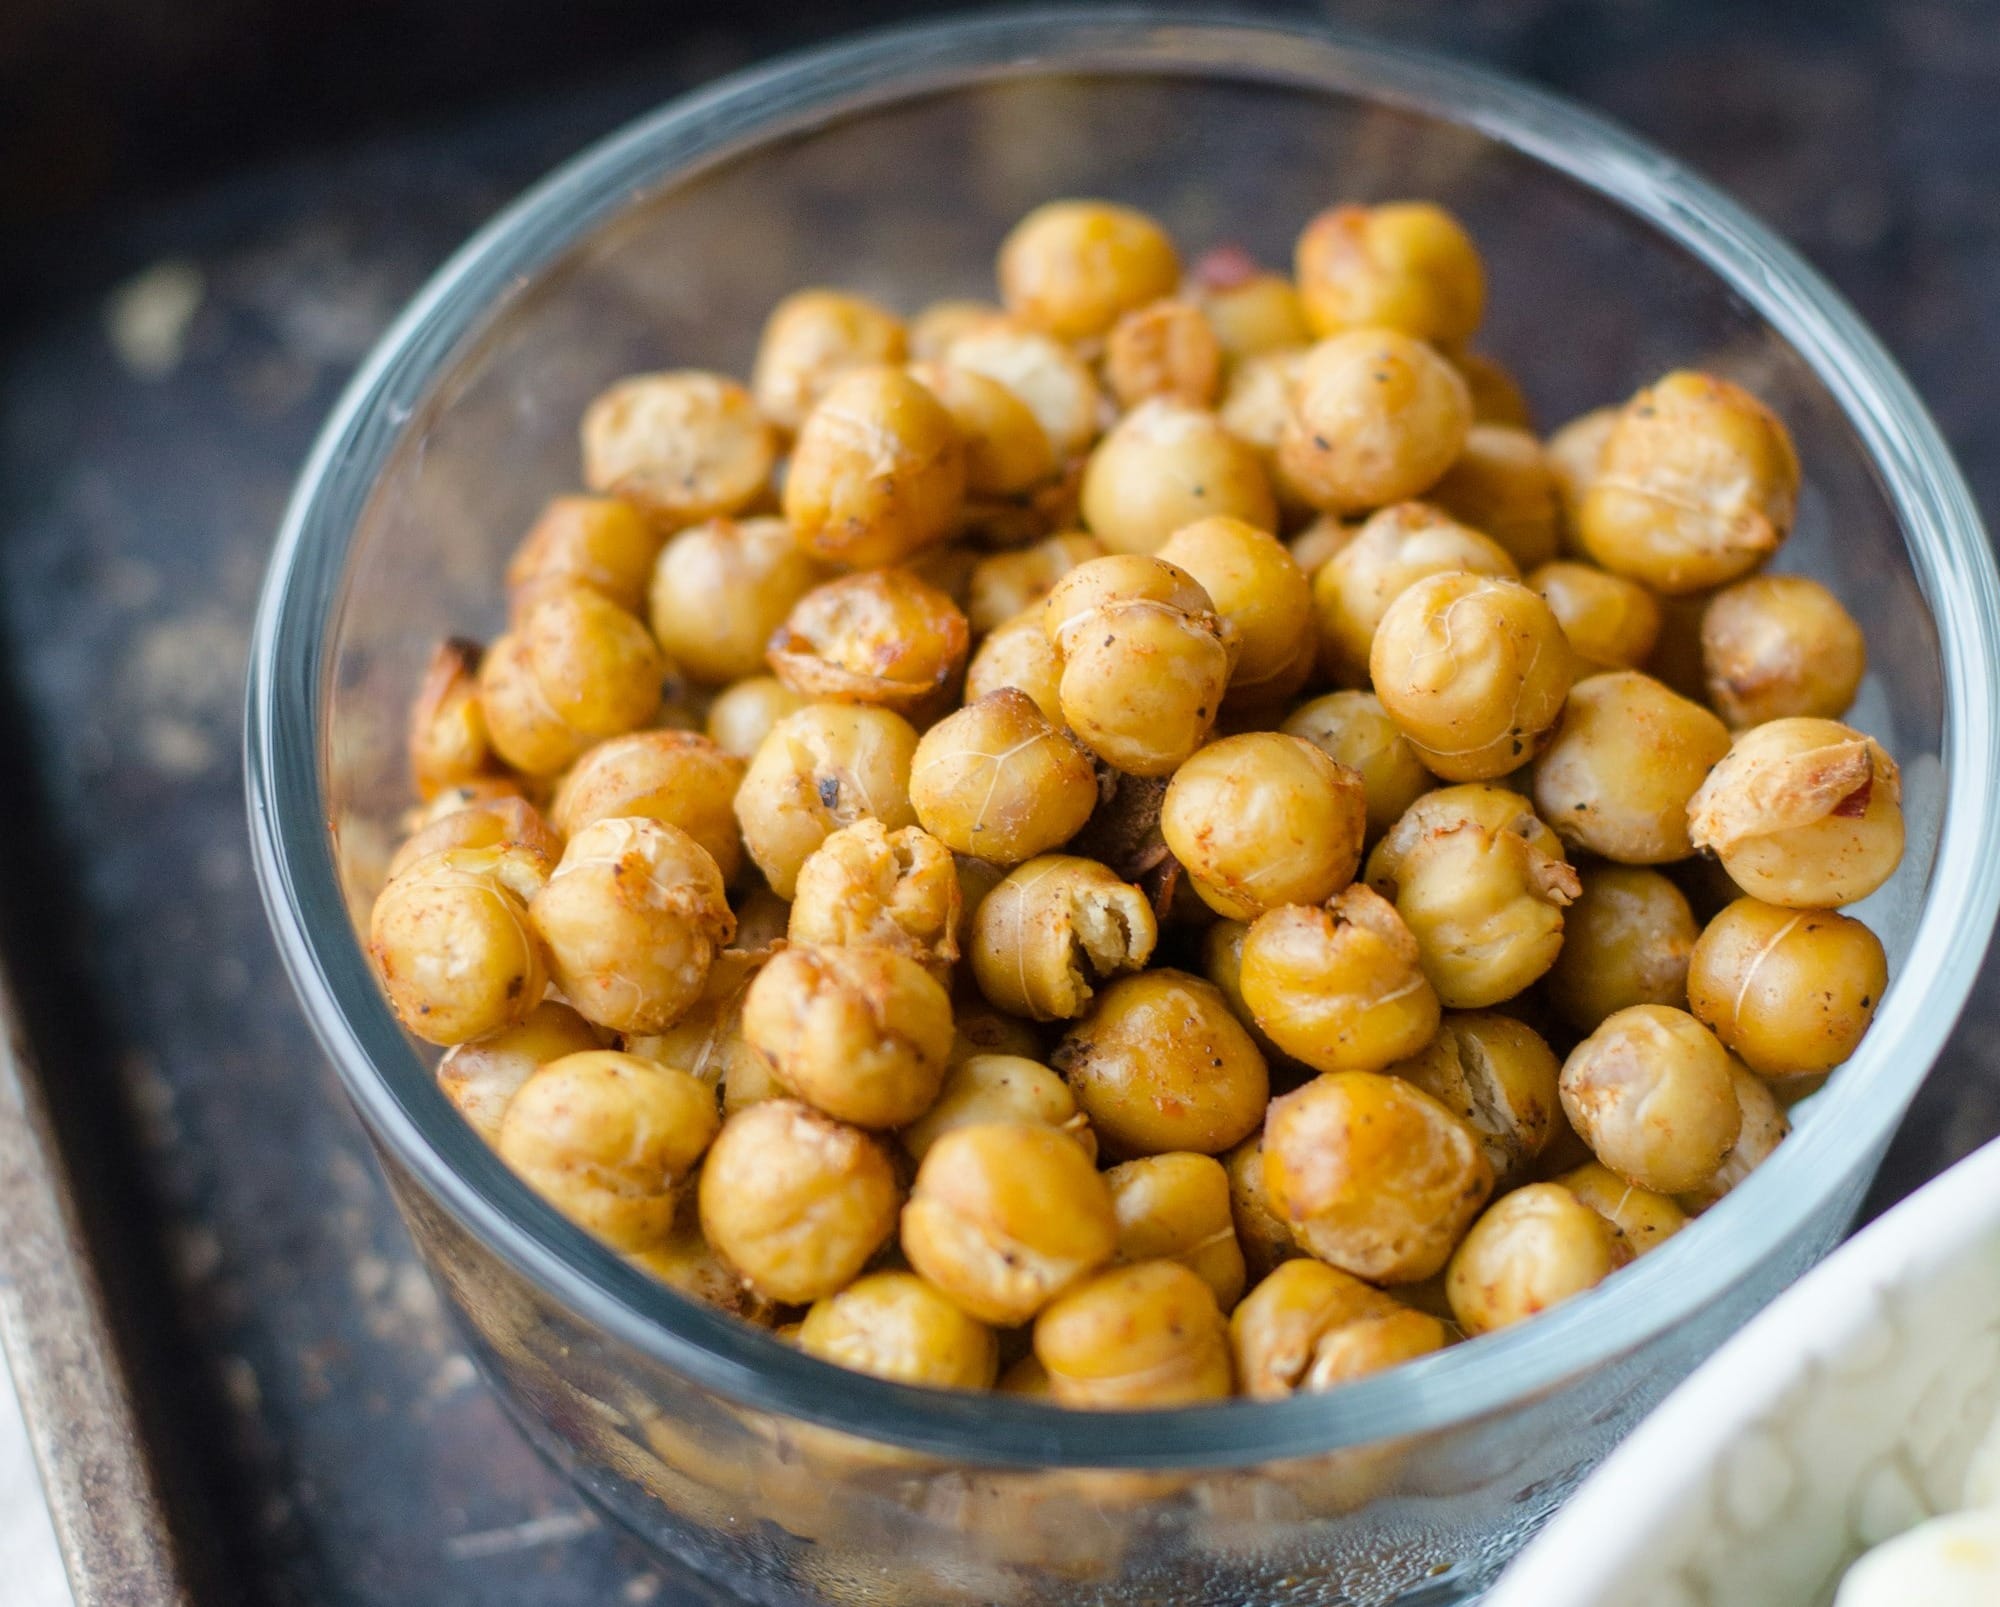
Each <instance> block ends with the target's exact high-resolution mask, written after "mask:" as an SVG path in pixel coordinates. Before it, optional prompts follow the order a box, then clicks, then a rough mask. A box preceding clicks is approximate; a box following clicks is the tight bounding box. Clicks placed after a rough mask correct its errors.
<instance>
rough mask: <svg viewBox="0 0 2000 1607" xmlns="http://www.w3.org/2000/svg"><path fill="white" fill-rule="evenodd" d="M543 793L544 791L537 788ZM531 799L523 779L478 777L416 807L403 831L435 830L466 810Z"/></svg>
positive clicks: (408, 812)
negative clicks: (506, 800)
mask: <svg viewBox="0 0 2000 1607" xmlns="http://www.w3.org/2000/svg"><path fill="white" fill-rule="evenodd" d="M537 791H540V788H537ZM526 797H527V787H526V785H525V784H524V783H523V781H522V779H521V777H519V776H509V775H491V776H476V777H474V778H473V779H472V780H470V781H461V782H458V783H457V784H456V785H454V786H450V787H446V788H445V789H444V790H443V791H441V792H439V793H438V794H437V795H436V796H435V797H433V798H431V799H430V800H429V801H428V802H426V803H423V804H420V805H413V806H412V807H411V808H409V809H408V810H406V811H404V814H403V829H404V830H405V831H408V832H411V833H416V832H420V831H424V830H426V829H427V828H429V827H431V826H435V825H436V824H437V823H438V822H439V821H440V820H444V819H446V818H448V817H449V816H452V815H455V814H457V813H458V812H459V811H460V810H463V809H477V808H480V807H482V806H484V805H486V804H491V803H497V802H499V801H500V800H501V799H502V798H520V799H523V800H525V799H526Z"/></svg>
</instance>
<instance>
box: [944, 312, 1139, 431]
mask: <svg viewBox="0 0 2000 1607" xmlns="http://www.w3.org/2000/svg"><path fill="white" fill-rule="evenodd" d="M944 361H945V362H946V363H947V364H949V365H950V366H951V367H953V368H959V369H967V370H969V371H971V372H972V373H975V374H984V375H985V376H986V377H987V378H988V379H990V380H995V381H997V382H998V383H999V384H1001V385H1003V386H1005V387H1006V388H1007V390H1009V391H1010V392H1012V393H1013V394H1014V395H1015V396H1018V397H1019V398H1020V399H1021V401H1022V402H1024V403H1025V404H1026V405H1027V408H1028V411H1029V412H1030V413H1033V414H1034V415H1035V421H1036V422H1037V423H1038V424H1040V425H1041V427H1042V433H1043V434H1044V435H1046V436H1047V437H1048V439H1049V445H1050V446H1051V447H1052V448H1053V449H1054V450H1055V455H1056V459H1057V461H1058V462H1062V461H1065V460H1067V459H1069V458H1073V457H1075V456H1077V455H1078V454H1079V453H1081V452H1083V451H1084V450H1085V449H1086V448H1087V447H1088V446H1089V445H1090V443H1091V442H1092V441H1093V440H1095V439H1096V438H1097V431H1098V428H1099V418H1100V415H1101V413H1102V410H1103V406H1104V401H1103V396H1102V394H1101V393H1100V392H1099V390H1098V388H1097V381H1096V380H1095V379H1094V378H1092V377H1091V372H1090V369H1089V368H1088V367H1087V366H1086V365H1085V364H1084V362H1083V360H1082V359H1081V358H1079V357H1078V356H1077V355H1076V354H1075V353H1074V352H1072V351H1071V350H1070V349H1069V348H1068V347H1067V346H1065V345H1064V344H1063V343H1062V342H1061V341H1059V340H1057V339H1055V338H1054V337H1053V336H1051V335H1048V334H1046V333H1044V332H1043V331H1041V330H1039V329H1030V328H1028V327H1027V326H1026V325H1023V324H1017V323H1014V322H1013V321H1011V320H1009V319H1005V318H995V319H989V320H987V321H986V322H984V323H980V324H974V325H971V326H969V327H968V328H967V329H966V330H965V331H964V332H963V333H961V334H960V335H959V336H958V337H957V338H956V339H954V340H953V341H952V343H951V344H950V345H949V346H948V347H946V348H945V352H944Z"/></svg>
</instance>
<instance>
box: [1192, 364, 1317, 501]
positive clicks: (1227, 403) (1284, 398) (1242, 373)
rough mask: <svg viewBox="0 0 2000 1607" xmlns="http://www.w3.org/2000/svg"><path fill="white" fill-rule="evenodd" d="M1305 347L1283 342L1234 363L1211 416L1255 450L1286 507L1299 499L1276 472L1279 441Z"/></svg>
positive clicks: (1297, 379)
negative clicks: (1285, 344)
mask: <svg viewBox="0 0 2000 1607" xmlns="http://www.w3.org/2000/svg"><path fill="white" fill-rule="evenodd" d="M1309 350H1311V348H1310V347H1308V346H1303V345H1300V346H1285V347H1280V348H1278V349H1277V350H1274V351H1268V352H1260V353H1259V354H1258V355H1256V356H1254V357H1245V358H1243V359H1242V360H1241V361H1240V362H1236V363H1232V364H1231V365H1230V368H1229V373H1228V376H1227V377H1226V378H1225V379H1224V381H1223V386H1222V399H1221V400H1220V401H1219V402H1217V403H1216V405H1215V416H1216V417H1217V418H1219V419H1221V420H1222V424H1223V428H1225V429H1226V430H1228V431H1229V433H1230V434H1231V435H1233V436H1235V437H1236V438H1237V440H1239V441H1242V442H1244V443H1245V444H1246V445H1248V446H1250V447H1253V448H1255V450H1256V453H1257V459H1258V461H1259V462H1260V463H1262V464H1263V466H1264V473H1265V477H1266V478H1267V479H1269V480H1270V481H1271V489H1272V490H1273V491H1274V492H1276V493H1278V494H1280V495H1282V496H1284V498H1285V500H1286V504H1287V506H1290V505H1291V504H1293V503H1296V502H1299V501H1300V499H1299V497H1298V496H1297V494H1296V492H1294V491H1293V490H1292V489H1291V488H1289V487H1288V486H1286V485H1285V484H1284V482H1283V480H1282V479H1281V478H1280V477H1279V476H1278V475H1277V473H1276V470H1277V466H1278V457H1277V454H1278V441H1279V439H1280V437H1282V436H1283V435H1284V433H1285V420H1286V419H1287V418H1288V417H1290V416H1291V411H1292V392H1293V391H1294V390H1296V389H1297V388H1298V381H1299V373H1300V371H1301V370H1302V369H1303V368H1304V367H1305V361H1306V353H1307V352H1308V351H1309Z"/></svg>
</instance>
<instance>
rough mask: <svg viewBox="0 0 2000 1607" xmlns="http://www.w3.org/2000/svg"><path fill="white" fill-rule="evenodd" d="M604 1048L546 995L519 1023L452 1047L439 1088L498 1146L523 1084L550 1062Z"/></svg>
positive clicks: (440, 1072) (587, 1027) (570, 1013)
mask: <svg viewBox="0 0 2000 1607" xmlns="http://www.w3.org/2000/svg"><path fill="white" fill-rule="evenodd" d="M601 1047H602V1045H600V1044H599V1043H598V1041H597V1034H596V1033H595V1032H593V1031H592V1030H591V1027H590V1023H589V1022H587V1021H585V1020H584V1019H583V1017H582V1016H580V1015H578V1014H577V1013H576V1012H575V1011H574V1010H572V1009H571V1008H570V1007H569V1006H568V1005H566V1004H564V1003H562V1002H561V1001H560V1000H556V999H544V1000H543V1001H542V1002H541V1003H540V1004H538V1005H536V1006H535V1008H534V1009H532V1010H530V1011H529V1012H528V1014H527V1016H526V1017H525V1019H523V1020H522V1021H520V1022H518V1023H516V1024H515V1025H514V1026H511V1027H502V1028H501V1029H500V1030H499V1031H498V1032H495V1033H490V1034H488V1035H487V1036H486V1037H484V1038H476V1039H474V1040H473V1041H472V1042H471V1043H462V1044H459V1045H457V1046H456V1047H455V1048H453V1049H452V1050H450V1052H448V1053H447V1054H446V1055H445V1057H444V1059H443V1060H441V1061H439V1062H438V1074H437V1075H438V1087H439V1088H441V1089H442V1090H443V1091H444V1096H445V1098H447V1099H449V1100H450V1101H451V1102H452V1104H453V1105H454V1106H456V1107H457V1109H458V1113H459V1115H461V1116H463V1117H464V1118H465V1120H466V1124H467V1125H468V1126H470V1127H471V1128H472V1130H473V1131H474V1132H475V1133H477V1134H478V1135H479V1136H480V1137H481V1138H483V1139H485V1140H486V1142H487V1143H488V1144H498V1143H499V1142H500V1121H501V1118H502V1117H504V1116H505V1115H506V1114H507V1106H508V1105H509V1104H510V1103H511V1102H512V1101H513V1098H514V1096H515V1094H517V1093H519V1092H520V1090H521V1085H522V1084H523V1083H525V1082H526V1081H527V1080H528V1079H529V1078H530V1077H532V1076H533V1075H534V1074H535V1072H536V1071H537V1070H539V1069H540V1068H541V1067H543V1066H545V1065H547V1064H548V1063H549V1062H550V1061H551V1060H560V1059H561V1058H562V1057H563V1056H564V1055H574V1054H580V1053H581V1052H583V1051H584V1050H586V1049H597V1048H601Z"/></svg>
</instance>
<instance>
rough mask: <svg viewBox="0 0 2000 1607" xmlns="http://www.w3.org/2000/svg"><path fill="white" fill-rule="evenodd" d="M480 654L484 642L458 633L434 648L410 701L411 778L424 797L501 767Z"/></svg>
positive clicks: (419, 795)
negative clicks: (485, 703)
mask: <svg viewBox="0 0 2000 1607" xmlns="http://www.w3.org/2000/svg"><path fill="white" fill-rule="evenodd" d="M479 659H480V648H479V644H478V643H477V642H468V641H463V640H461V639H459V638H457V637H453V638H452V639H451V640H450V641H445V642H439V643H438V645H437V646H436V647H435V648H433V649H432V650H431V661H430V664H429V666H428V667H427V668H426V669H425V671H424V679H423V684H422V685H421V686H420V687H419V688H418V690H417V695H416V698H415V700H414V701H413V702H412V703H411V704H410V723H409V727H408V739H407V751H408V754H409V762H410V780H411V781H412V782H413V783H414V784H415V786H416V789H417V796H418V797H419V798H424V799H430V798H435V797H436V796H437V795H438V794H439V793H440V792H444V791H446V790H448V789H450V788H452V787H456V786H459V785H461V784H463V783H465V782H468V781H477V780H479V779H481V778H482V777H485V776H490V775H492V774H494V773H495V772H496V771H497V770H498V769H499V768H500V763H499V760H498V759H497V758H496V757H495V756H494V753H493V744H492V741H491V739H490V738H489V737H488V736H487V734H486V711H485V709H484V708H482V707H481V706H480V702H479Z"/></svg>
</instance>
